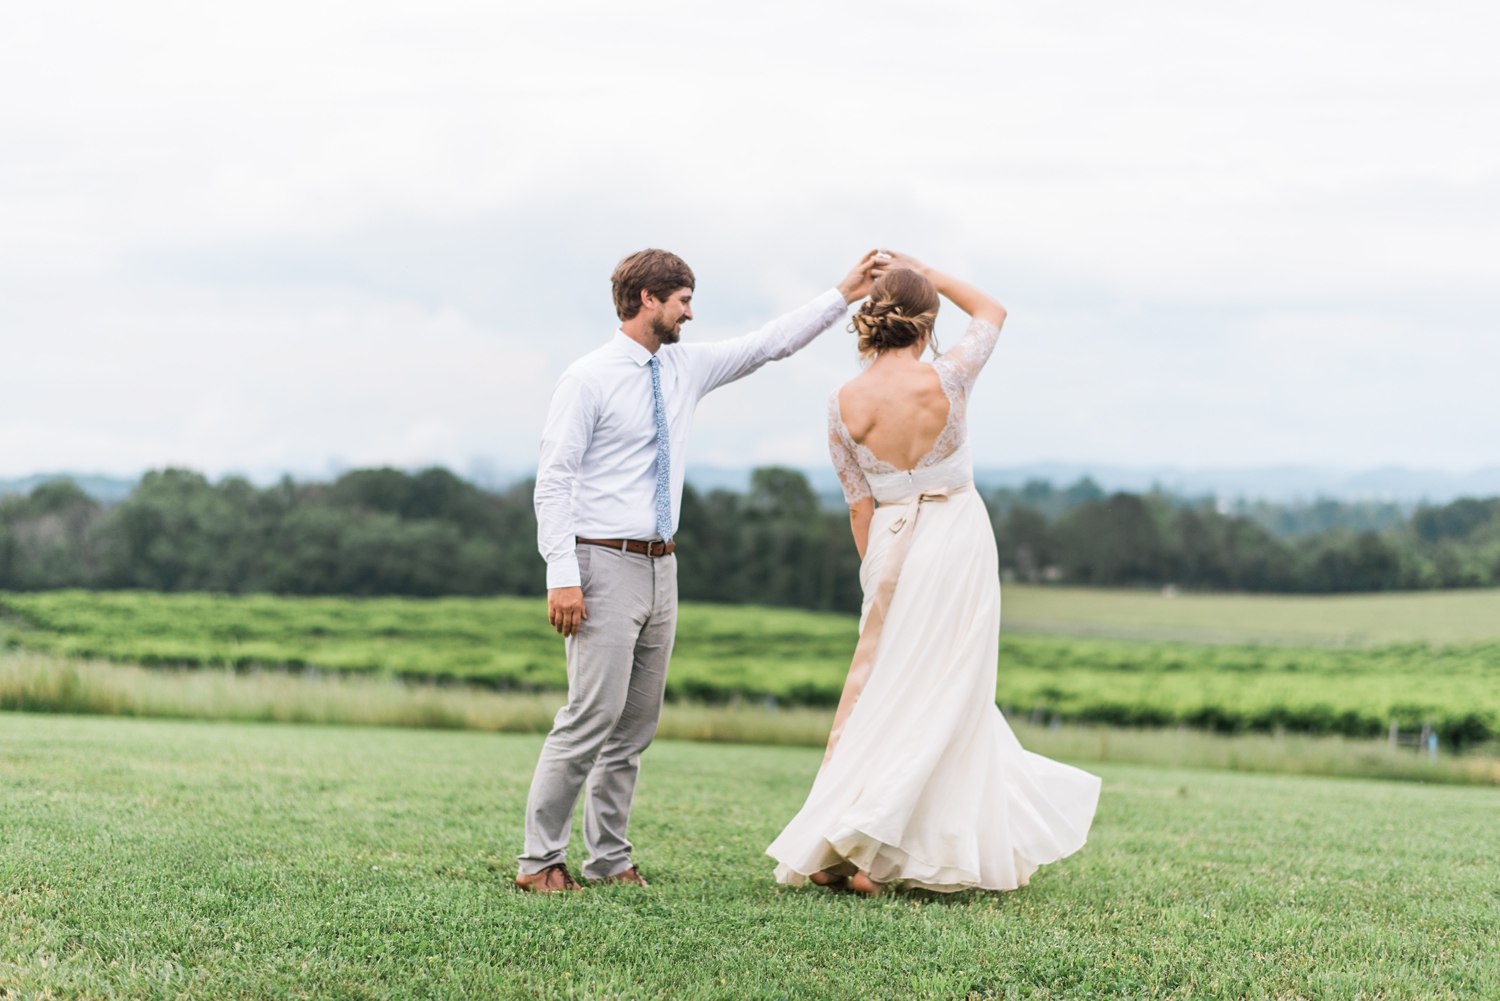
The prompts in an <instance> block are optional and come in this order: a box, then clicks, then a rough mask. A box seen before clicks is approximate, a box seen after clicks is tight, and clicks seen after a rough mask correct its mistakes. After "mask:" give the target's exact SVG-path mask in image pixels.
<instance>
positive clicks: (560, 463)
mask: <svg viewBox="0 0 1500 1001" xmlns="http://www.w3.org/2000/svg"><path fill="white" fill-rule="evenodd" d="M880 263H881V264H883V263H884V262H883V261H881V262H880ZM876 267H877V260H876V258H875V254H874V251H871V252H870V253H869V254H866V255H865V256H864V258H863V259H862V260H861V261H860V262H859V263H858V264H857V265H855V267H854V270H852V271H850V272H849V274H848V275H846V276H845V277H844V280H843V281H841V282H839V284H838V286H837V288H833V289H829V290H828V291H827V292H824V293H823V294H822V295H820V296H818V297H817V298H816V299H814V300H813V301H812V302H810V303H808V304H807V305H805V306H803V307H801V308H800V309H797V310H794V311H793V312H791V313H788V314H787V315H785V316H783V317H780V318H779V319H776V320H772V321H771V322H770V323H768V324H766V325H765V326H764V327H762V328H761V329H759V330H757V331H755V332H754V333H752V334H746V335H744V336H743V337H737V338H734V339H732V340H727V341H719V342H717V343H713V344H679V343H678V342H679V340H680V338H681V334H682V325H683V324H684V323H686V322H687V321H689V320H691V319H692V318H693V306H692V301H693V287H694V284H695V280H694V278H693V272H692V270H691V269H690V268H689V267H688V266H687V264H686V263H685V262H684V261H683V260H682V258H680V257H678V256H677V255H675V254H669V253H667V252H666V251H664V250H642V251H639V252H638V253H634V254H631V255H630V256H629V257H627V258H625V259H624V260H623V261H621V262H620V263H619V266H618V267H616V268H615V273H614V277H613V279H612V281H613V284H614V299H615V312H616V313H617V314H618V315H619V317H620V326H619V329H618V330H616V331H615V332H614V334H612V335H611V336H610V338H609V340H608V341H606V342H605V343H604V344H603V345H601V346H600V347H599V348H597V349H596V350H594V351H592V352H590V353H589V354H586V355H584V356H583V357H582V358H580V359H578V360H577V361H575V362H574V363H573V364H572V365H571V366H569V367H568V369H567V371H565V372H564V373H563V374H562V378H561V379H559V380H558V383H557V388H556V389H555V390H554V392H553V395H552V405H551V407H550V408H549V409H548V411H547V421H546V425H545V426H544V428H543V430H542V452H541V459H540V461H539V462H538V464H537V473H536V517H537V545H538V548H539V549H540V550H541V553H542V556H543V557H544V558H545V559H546V560H547V619H548V621H549V622H551V623H552V626H553V628H555V629H556V630H557V631H558V632H559V633H560V634H562V635H563V636H564V637H566V640H565V648H566V650H567V660H568V704H567V705H566V706H564V707H563V708H562V709H561V710H559V711H558V713H557V717H556V719H555V720H554V721H553V724H552V732H551V733H550V734H548V735H547V741H546V743H545V744H544V745H543V746H542V754H541V758H540V759H539V760H538V761H537V765H536V773H535V775H534V776H533V777H532V780H531V793H530V795H529V796H528V797H527V800H526V850H525V852H524V853H523V854H522V855H521V856H520V871H519V874H518V875H517V876H516V885H517V886H518V887H520V888H521V889H523V890H531V891H536V892H543V893H549V892H553V891H557V890H577V889H580V887H579V885H578V883H577V882H576V881H575V880H574V879H573V876H572V875H571V874H570V873H569V871H568V868H567V863H566V852H567V847H568V834H569V831H570V829H571V828H572V822H573V808H574V806H575V804H576V803H577V802H578V794H579V792H580V790H581V789H582V788H583V786H584V784H585V782H587V784H588V798H587V803H586V805H585V808H584V815H583V834H584V842H585V844H586V845H587V847H588V852H589V861H588V863H587V864H586V865H585V866H584V868H583V875H584V877H585V878H586V879H587V880H589V881H590V882H594V883H631V884H635V885H637V886H646V885H647V883H646V881H645V879H643V878H642V877H641V874H640V871H639V870H637V869H636V867H635V864H634V863H633V862H632V861H631V858H630V851H631V844H630V842H629V841H627V840H626V838H625V831H626V827H627V825H628V823H629V820H630V803H631V799H632V798H633V797H634V795H635V779H636V774H637V772H638V771H639V770H640V755H641V752H642V751H643V750H645V749H646V747H647V746H648V745H649V744H650V743H651V738H652V737H653V736H654V735H655V733H656V723H657V719H658V717H659V716H660V715H661V702H662V693H663V692H664V691H665V689H666V681H667V661H668V659H669V658H670V657H671V655H672V639H673V636H674V634H675V632H676V628H677V558H676V556H675V555H674V554H675V551H676V548H677V547H676V544H675V543H673V542H672V536H673V534H674V533H675V532H676V530H677V517H678V511H679V509H680V508H681V506H682V483H683V461H684V458H685V457H686V455H687V439H688V431H689V429H690V427H691V424H692V418H693V410H694V408H695V407H697V405H698V401H699V400H701V399H702V398H703V397H704V396H705V395H706V394H708V393H710V392H712V391H713V390H715V389H718V388H719V387H720V386H723V385H725V384H726V383H730V382H733V381H734V380H736V379H739V378H742V377H744V376H746V375H749V374H750V373H751V372H754V371H755V370H756V369H758V368H760V367H761V366H762V365H764V364H765V363H766V362H768V361H771V360H773V359H779V358H785V357H787V356H788V355H791V354H793V353H794V352H796V351H798V350H800V349H801V348H803V347H804V346H806V345H807V344H808V343H809V342H811V341H812V339H813V338H814V337H817V336H818V335H819V334H820V333H822V332H823V331H824V330H826V329H828V327H830V326H831V325H832V324H833V323H834V322H835V321H837V320H838V319H840V318H841V317H843V316H844V314H845V309H846V307H847V306H848V304H849V303H851V302H854V301H855V300H857V299H861V298H863V297H864V296H865V295H867V294H868V293H869V291H870V284H871V282H872V281H873V279H874V277H875V276H876V274H877V272H876V271H875V269H876Z"/></svg>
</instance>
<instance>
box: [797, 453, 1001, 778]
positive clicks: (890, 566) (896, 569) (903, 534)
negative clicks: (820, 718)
mask: <svg viewBox="0 0 1500 1001" xmlns="http://www.w3.org/2000/svg"><path fill="white" fill-rule="evenodd" d="M972 489H974V484H973V483H964V484H960V485H959V486H956V487H941V488H939V489H937V490H926V491H923V492H922V493H920V494H917V496H915V497H910V498H908V499H906V500H904V501H896V502H894V503H892V504H882V505H881V507H900V506H902V505H904V506H905V507H906V508H907V510H906V512H905V513H904V514H902V515H901V516H900V517H898V518H897V519H896V520H895V521H894V522H892V523H891V526H890V528H889V531H891V532H893V533H895V535H896V539H895V541H894V542H892V543H891V548H890V552H888V553H887V554H886V557H885V566H884V567H883V568H882V569H881V574H880V579H879V580H877V581H875V583H874V585H873V586H872V588H871V597H870V611H869V613H868V614H867V615H866V616H865V627H864V629H862V630H860V634H859V642H858V643H857V644H855V646H854V659H853V661H852V662H851V663H850V664H849V677H848V678H846V679H845V680H844V691H843V694H842V695H840V696H839V707H838V709H837V710H836V711H835V712H834V714H833V729H832V730H830V731H829V733H828V750H827V751H825V752H824V753H823V764H824V765H827V764H828V762H829V759H831V758H832V757H833V749H834V748H835V747H837V746H838V743H839V738H840V737H841V736H843V733H844V724H845V723H846V722H848V720H849V714H850V713H851V712H853V711H854V703H856V702H857V701H859V694H860V692H862V691H864V689H865V684H866V683H867V682H868V681H869V680H870V672H871V671H872V670H873V669H874V667H875V651H876V650H877V649H878V648H879V646H880V631H881V629H882V628H883V627H884V626H885V617H886V614H887V613H888V612H889V611H890V608H891V597H892V596H893V595H894V594H895V593H896V581H897V579H898V578H900V576H901V567H902V565H903V564H904V563H905V562H906V555H907V552H908V551H909V550H910V549H911V540H912V537H913V536H915V535H916V534H917V518H918V517H919V516H920V515H921V513H922V507H923V505H925V504H927V503H928V502H930V501H946V500H947V499H948V498H949V497H952V496H954V495H955V494H961V493H964V492H965V491H968V490H972Z"/></svg>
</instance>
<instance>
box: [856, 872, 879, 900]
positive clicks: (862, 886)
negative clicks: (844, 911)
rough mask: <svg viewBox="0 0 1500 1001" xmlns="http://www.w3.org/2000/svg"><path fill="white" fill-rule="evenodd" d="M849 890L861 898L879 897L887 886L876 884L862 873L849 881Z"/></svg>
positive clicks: (858, 873)
mask: <svg viewBox="0 0 1500 1001" xmlns="http://www.w3.org/2000/svg"><path fill="white" fill-rule="evenodd" d="M849 889H851V890H853V891H854V892H855V893H857V894H859V895H860V896H861V897H878V896H880V895H881V894H882V893H884V892H885V884H884V883H877V882H875V881H874V880H873V879H871V878H870V877H869V876H867V875H865V874H864V873H862V872H856V873H855V874H854V875H853V877H851V878H850V880H849Z"/></svg>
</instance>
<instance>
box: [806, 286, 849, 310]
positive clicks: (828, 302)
mask: <svg viewBox="0 0 1500 1001" xmlns="http://www.w3.org/2000/svg"><path fill="white" fill-rule="evenodd" d="M813 302H816V303H818V304H819V305H820V306H822V307H823V312H825V313H828V312H832V310H833V308H834V307H835V306H837V307H838V310H839V312H840V313H842V312H844V311H846V310H847V309H848V308H849V306H850V303H847V302H845V301H844V293H842V292H840V291H839V290H838V287H837V286H835V287H833V288H831V289H829V290H828V291H827V292H824V293H823V294H822V295H820V296H818V297H817V298H816V299H814V300H813Z"/></svg>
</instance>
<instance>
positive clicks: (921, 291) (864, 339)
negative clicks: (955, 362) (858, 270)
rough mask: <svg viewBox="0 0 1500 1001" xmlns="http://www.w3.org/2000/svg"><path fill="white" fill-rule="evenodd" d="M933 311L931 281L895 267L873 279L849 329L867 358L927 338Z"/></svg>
mask: <svg viewBox="0 0 1500 1001" xmlns="http://www.w3.org/2000/svg"><path fill="white" fill-rule="evenodd" d="M937 311H938V293H937V289H936V288H935V287H933V284H932V282H930V281H928V280H927V279H926V278H924V277H923V276H921V275H919V274H917V273H916V272H915V271H912V270H911V269H909V268H898V269H896V270H894V271H887V272H886V273H885V274H883V275H881V276H880V277H879V278H877V279H876V280H875V286H874V287H873V288H872V289H871V290H870V298H868V299H866V300H865V303H864V305H863V306H861V307H859V312H857V313H855V314H854V322H853V323H852V324H851V325H850V328H849V329H850V330H852V331H854V332H855V333H856V334H858V335H859V353H860V354H861V355H863V356H864V357H866V358H868V357H870V356H871V355H875V354H879V353H880V352H882V351H890V350H893V349H896V348H906V347H911V346H912V345H913V344H916V343H917V342H918V341H920V340H921V339H922V338H923V337H924V336H927V337H930V336H931V335H932V324H933V321H934V320H936V319H937Z"/></svg>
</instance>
